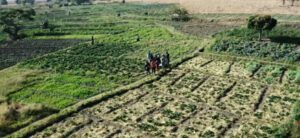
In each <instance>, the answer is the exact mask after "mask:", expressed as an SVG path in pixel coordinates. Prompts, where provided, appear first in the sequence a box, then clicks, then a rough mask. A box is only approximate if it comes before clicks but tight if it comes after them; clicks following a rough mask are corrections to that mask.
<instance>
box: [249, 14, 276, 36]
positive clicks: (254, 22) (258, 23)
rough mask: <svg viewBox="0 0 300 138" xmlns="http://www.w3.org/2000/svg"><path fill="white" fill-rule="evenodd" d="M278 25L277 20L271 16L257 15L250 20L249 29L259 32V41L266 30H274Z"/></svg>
mask: <svg viewBox="0 0 300 138" xmlns="http://www.w3.org/2000/svg"><path fill="white" fill-rule="evenodd" d="M276 25H277V20H276V19H274V18H272V17H271V16H270V15H255V16H250V17H249V19H248V28H249V29H255V30H257V31H259V40H261V38H262V33H263V31H264V30H268V31H270V30H272V29H273V28H274V27H275V26H276Z"/></svg>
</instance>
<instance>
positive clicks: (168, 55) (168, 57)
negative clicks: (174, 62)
mask: <svg viewBox="0 0 300 138" xmlns="http://www.w3.org/2000/svg"><path fill="white" fill-rule="evenodd" d="M166 58H167V60H168V62H169V63H170V54H169V52H168V51H166Z"/></svg>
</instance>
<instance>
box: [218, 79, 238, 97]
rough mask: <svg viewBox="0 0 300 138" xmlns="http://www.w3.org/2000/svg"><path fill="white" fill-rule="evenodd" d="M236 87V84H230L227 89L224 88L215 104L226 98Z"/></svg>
mask: <svg viewBox="0 0 300 138" xmlns="http://www.w3.org/2000/svg"><path fill="white" fill-rule="evenodd" d="M236 85H237V82H234V83H232V84H231V85H230V86H229V87H228V88H226V89H225V90H224V91H223V92H222V93H221V94H220V95H219V96H218V97H217V99H216V102H219V101H221V100H222V98H224V97H226V96H227V95H228V93H229V92H230V91H231V90H232V89H233V88H234V87H235V86H236Z"/></svg>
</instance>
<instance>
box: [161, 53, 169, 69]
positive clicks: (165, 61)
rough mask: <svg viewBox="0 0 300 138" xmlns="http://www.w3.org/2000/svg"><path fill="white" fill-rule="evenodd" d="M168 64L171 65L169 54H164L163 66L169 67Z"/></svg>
mask: <svg viewBox="0 0 300 138" xmlns="http://www.w3.org/2000/svg"><path fill="white" fill-rule="evenodd" d="M168 66H169V61H168V58H167V55H163V57H162V67H163V68H167V67H168Z"/></svg>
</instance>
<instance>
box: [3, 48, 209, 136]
mask: <svg viewBox="0 0 300 138" xmlns="http://www.w3.org/2000/svg"><path fill="white" fill-rule="evenodd" d="M201 49H203V48H198V49H197V50H196V51H195V52H193V53H192V54H189V55H186V56H184V57H182V58H179V59H177V60H174V61H173V62H172V64H171V67H170V69H167V70H162V71H161V72H160V73H159V74H158V75H154V76H149V77H146V78H144V79H142V80H139V81H136V82H134V83H132V84H129V85H126V86H122V87H119V88H117V89H115V90H112V91H108V92H104V93H101V94H99V95H96V96H94V97H90V98H88V99H86V100H83V101H80V102H78V103H76V104H74V105H72V106H69V107H67V108H65V109H63V110H61V111H60V112H58V113H56V114H52V115H50V116H48V117H46V118H44V119H41V120H38V121H36V122H34V123H32V124H30V125H28V126H27V127H25V128H22V129H20V130H18V131H16V132H14V133H12V134H10V135H8V136H5V138H23V137H29V136H31V135H33V134H35V133H36V132H38V131H41V130H43V129H45V128H46V127H48V126H50V125H52V124H54V123H56V122H59V121H61V120H63V119H64V118H66V117H68V116H70V115H72V114H74V113H77V112H79V111H81V110H82V109H84V108H87V107H90V106H93V105H95V104H98V103H100V102H102V101H105V100H107V99H110V98H112V97H114V96H117V95H122V94H124V93H126V92H127V91H129V90H132V89H136V88H139V87H141V86H143V85H145V84H149V83H152V82H154V81H157V80H159V79H160V78H161V77H163V76H165V75H166V74H168V73H169V72H171V71H172V69H173V68H176V67H177V66H179V65H180V64H182V63H184V62H186V61H188V60H190V59H192V58H194V57H197V56H199V55H200V51H202V50H201Z"/></svg>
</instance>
